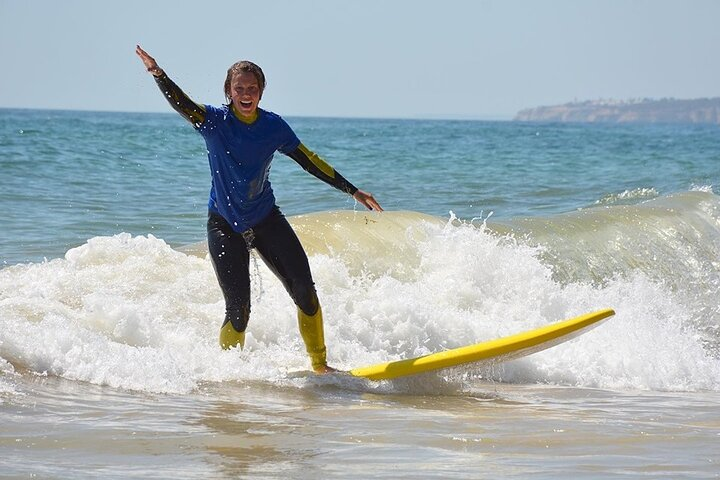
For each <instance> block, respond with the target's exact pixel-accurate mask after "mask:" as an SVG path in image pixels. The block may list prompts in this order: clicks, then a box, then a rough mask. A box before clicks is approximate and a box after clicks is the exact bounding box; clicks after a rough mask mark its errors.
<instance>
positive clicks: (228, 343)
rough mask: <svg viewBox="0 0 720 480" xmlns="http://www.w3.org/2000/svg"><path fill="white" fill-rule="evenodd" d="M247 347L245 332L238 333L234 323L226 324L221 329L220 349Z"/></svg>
mask: <svg viewBox="0 0 720 480" xmlns="http://www.w3.org/2000/svg"><path fill="white" fill-rule="evenodd" d="M244 346H245V332H238V331H237V330H235V327H233V325H232V322H226V323H225V325H223V326H222V328H221V329H220V347H221V348H222V349H223V350H229V349H231V348H233V347H240V349H241V350H242V348H243V347H244Z"/></svg>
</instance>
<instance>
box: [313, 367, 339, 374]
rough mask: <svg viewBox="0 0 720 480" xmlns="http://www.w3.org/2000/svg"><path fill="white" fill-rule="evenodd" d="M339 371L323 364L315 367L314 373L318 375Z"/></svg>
mask: <svg viewBox="0 0 720 480" xmlns="http://www.w3.org/2000/svg"><path fill="white" fill-rule="evenodd" d="M339 371H340V370H338V369H336V368H333V367H328V366H327V365H323V366H322V367H317V368H315V373H316V374H318V375H325V374H326V373H336V372H339Z"/></svg>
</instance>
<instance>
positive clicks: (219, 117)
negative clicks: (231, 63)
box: [198, 105, 300, 231]
mask: <svg viewBox="0 0 720 480" xmlns="http://www.w3.org/2000/svg"><path fill="white" fill-rule="evenodd" d="M257 112H258V116H257V119H256V120H255V121H254V122H253V123H251V124H246V123H244V122H242V121H240V120H239V119H238V118H237V117H236V116H235V114H234V113H233V112H232V110H231V109H230V108H229V107H228V106H227V105H223V106H222V107H220V108H218V107H213V106H211V105H205V121H204V122H203V123H202V124H201V125H200V126H199V127H198V131H199V132H200V134H201V135H202V136H203V138H204V139H205V144H206V145H207V150H208V161H209V162H210V172H211V175H212V187H211V189H210V200H209V201H208V209H209V210H210V211H211V212H215V213H219V214H220V215H221V216H222V217H223V218H225V219H226V220H227V221H228V223H229V224H230V226H232V228H233V230H235V231H244V230H247V229H248V228H252V227H253V226H255V225H257V224H258V223H260V221H261V220H262V219H264V218H265V217H266V216H267V215H268V214H269V213H270V210H272V207H273V205H275V195H274V194H273V189H272V186H271V185H270V180H269V178H268V176H269V175H270V163H271V162H272V159H273V154H274V153H275V151H276V150H277V151H280V152H281V153H285V154H288V153H290V152H292V151H293V150H295V149H296V148H298V146H299V145H300V140H299V139H298V137H297V136H296V135H295V132H293V131H292V129H291V128H290V125H288V124H287V123H286V122H285V120H283V119H282V118H281V117H280V116H279V115H276V114H274V113H272V112H268V111H265V110H262V109H260V108H258V110H257Z"/></svg>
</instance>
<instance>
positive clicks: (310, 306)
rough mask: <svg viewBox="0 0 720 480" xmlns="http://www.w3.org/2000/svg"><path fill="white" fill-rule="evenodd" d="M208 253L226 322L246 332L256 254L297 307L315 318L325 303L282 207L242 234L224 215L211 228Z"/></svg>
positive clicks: (215, 218)
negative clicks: (252, 259) (252, 262)
mask: <svg viewBox="0 0 720 480" xmlns="http://www.w3.org/2000/svg"><path fill="white" fill-rule="evenodd" d="M207 232H208V250H209V252H210V258H212V263H213V267H214V268H215V274H216V275H217V279H218V283H219V284H220V289H221V290H222V292H223V296H224V297H225V321H224V322H223V325H225V323H227V322H232V324H233V327H234V328H235V330H237V331H238V332H244V331H245V329H246V328H247V323H248V320H249V318H250V271H249V270H250V269H249V261H250V254H249V249H248V242H250V245H249V247H250V248H253V247H254V248H257V251H258V253H259V254H260V257H261V258H262V259H263V261H264V262H265V264H266V265H267V266H268V268H269V269H270V270H271V271H272V272H273V273H274V274H275V275H276V276H277V277H278V278H279V279H280V281H281V282H282V284H283V286H284V287H285V290H287V292H288V293H289V294H290V297H291V298H292V299H293V302H294V303H295V305H297V306H298V308H300V309H301V310H302V311H303V312H304V313H305V314H307V315H311V316H312V315H315V313H317V310H318V306H319V302H318V299H317V294H316V292H315V284H314V282H313V279H312V274H311V273H310V265H309V263H308V259H307V255H306V254H305V250H303V248H302V245H301V244H300V240H299V239H298V238H297V235H295V232H294V231H293V229H292V227H291V226H290V224H289V223H288V221H287V219H286V218H285V216H284V215H283V214H282V212H281V211H280V209H279V208H278V207H277V206H276V207H274V208H273V210H272V212H271V213H270V214H269V215H268V216H267V217H265V218H264V219H263V220H262V221H261V222H260V223H259V224H258V225H256V226H255V227H253V228H252V229H251V230H250V231H248V232H244V233H237V232H235V231H233V229H232V227H230V224H228V222H227V221H226V220H225V219H224V218H223V217H221V216H220V215H218V214H215V213H210V214H209V216H208V222H207Z"/></svg>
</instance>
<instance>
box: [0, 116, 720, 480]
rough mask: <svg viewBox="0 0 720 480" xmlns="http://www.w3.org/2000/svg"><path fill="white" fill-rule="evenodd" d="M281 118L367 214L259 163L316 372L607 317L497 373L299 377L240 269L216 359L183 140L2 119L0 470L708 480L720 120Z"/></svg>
mask: <svg viewBox="0 0 720 480" xmlns="http://www.w3.org/2000/svg"><path fill="white" fill-rule="evenodd" d="M287 120H288V121H289V123H290V124H291V125H292V126H293V127H294V128H295V130H296V132H297V133H298V134H299V136H300V137H301V139H302V140H303V142H304V143H305V144H306V145H308V146H309V147H310V148H312V149H314V150H316V151H317V152H318V153H320V154H321V155H322V156H323V157H324V158H325V159H326V160H328V161H329V162H330V163H331V164H332V165H333V166H335V167H336V169H337V170H338V171H340V172H341V173H342V174H343V175H344V176H346V177H347V178H349V179H350V180H351V181H353V182H354V183H355V184H356V185H358V186H359V187H360V188H362V189H364V190H368V191H371V192H373V193H374V194H375V195H376V197H377V198H378V200H379V201H380V202H381V203H382V205H383V206H384V207H385V209H386V210H387V211H386V212H384V213H381V214H377V213H374V212H367V211H364V210H363V209H362V207H359V206H358V205H355V204H354V202H353V201H352V199H350V198H348V197H346V196H345V195H343V194H341V193H339V192H337V191H335V190H334V189H332V188H330V187H328V186H326V185H324V184H323V183H322V182H319V181H317V180H316V179H315V178H314V177H311V176H309V175H307V174H306V173H305V172H304V171H302V170H301V169H300V168H299V167H298V166H297V165H296V164H295V163H294V162H293V161H292V160H290V159H288V158H286V157H283V156H282V155H277V157H276V159H275V162H274V166H273V170H272V174H271V180H272V182H273V187H274V189H275V191H276V194H277V197H278V203H279V205H280V206H281V208H282V209H283V211H284V212H285V213H286V215H288V217H289V218H290V220H291V223H292V224H293V225H294V227H295V228H296V230H297V232H298V234H299V236H300V238H301V241H302V242H303V244H304V245H305V247H306V250H307V251H308V254H309V258H310V263H311V267H312V270H313V274H314V278H315V281H316V284H317V288H318V294H319V297H320V299H321V302H322V303H323V308H324V313H325V317H326V320H325V325H326V326H325V328H326V340H327V344H328V348H329V360H330V362H331V364H332V365H334V366H337V367H339V368H342V369H350V368H353V367H357V366H362V365H366V364H371V363H376V362H383V361H388V360H393V359H400V358H405V357H411V356H417V355H423V354H427V353H431V352H435V351H440V350H443V349H447V348H453V347H457V346H462V345H466V344H470V343H476V342H479V341H483V340H488V339H492V338H497V337H500V336H504V335H510V334H513V333H517V332H520V331H524V330H527V329H531V328H536V327H539V326H542V325H546V324H548V323H551V322H554V321H558V320H562V319H565V318H569V317H573V316H576V315H580V314H582V313H586V312H589V311H592V310H596V309H600V308H614V309H615V310H616V312H617V314H616V315H615V316H614V317H612V318H611V319H609V320H608V321H606V322H605V323H603V324H602V325H601V326H599V327H598V328H596V329H594V330H592V331H590V332H589V333H586V334H584V335H582V336H581V337H579V338H577V339H575V340H573V341H571V342H568V343H565V344H562V345H559V346H556V347H553V348H552V349H549V350H546V351H543V352H540V353H537V354H534V355H531V356H528V357H525V358H523V359H519V360H515V361H512V362H506V363H502V364H497V365H493V366H491V367H483V368H478V367H473V366H468V367H464V368H460V369H453V370H450V371H442V372H436V373H431V374H424V375H420V376H416V377H409V378H405V379H399V380H396V381H390V382H369V381H366V380H362V379H353V378H348V377H346V376H343V375H329V376H323V377H316V376H313V375H308V374H306V373H304V372H303V371H304V370H307V368H308V361H307V358H306V355H305V354H304V352H303V346H302V343H301V341H300V339H299V335H298V332H297V326H296V320H295V318H294V307H293V305H292V303H291V302H290V300H289V298H288V297H287V295H286V293H285V292H284V290H283V289H282V287H281V286H280V284H279V282H278V281H277V280H276V279H275V278H274V277H273V276H272V274H270V273H269V271H268V270H267V269H266V268H265V266H264V265H263V264H262V262H256V266H254V267H253V268H252V275H253V310H252V315H251V320H250V326H249V330H248V339H247V345H246V348H245V350H243V351H242V352H238V351H229V352H228V351H222V350H220V349H219V348H218V347H217V333H218V329H219V325H220V322H221V320H222V316H223V302H222V296H221V293H220V290H219V288H218V287H217V284H216V281H215V277H214V274H213V271H212V266H211V264H210V261H209V259H208V258H207V254H206V249H205V244H204V235H205V226H204V222H205V216H206V202H207V193H208V187H209V174H208V169H207V163H206V158H205V150H204V144H203V142H202V140H201V138H200V137H199V135H197V134H196V133H195V132H194V131H193V130H192V128H191V127H189V126H187V125H186V124H185V123H184V122H183V121H182V120H181V119H180V118H179V117H177V116H176V115H174V114H171V113H168V114H134V113H98V112H59V111H31V110H0V205H2V210H3V213H4V214H3V216H2V220H0V226H1V228H0V425H1V426H0V478H123V479H124V478H146V477H148V476H153V477H157V478H363V479H365V478H498V477H500V478H554V479H555V478H562V479H575V478H609V477H624V478H636V477H643V478H718V477H719V476H720V465H719V464H720V453H718V452H720V449H718V445H720V413H719V412H720V409H719V408H718V407H720V303H719V302H718V298H720V197H719V196H718V195H717V192H718V188H720V187H719V186H720V128H718V127H717V126H688V125H621V126H615V125H580V124H573V125H569V124H530V123H514V122H479V121H429V120H371V119H323V118H288V119H287Z"/></svg>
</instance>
